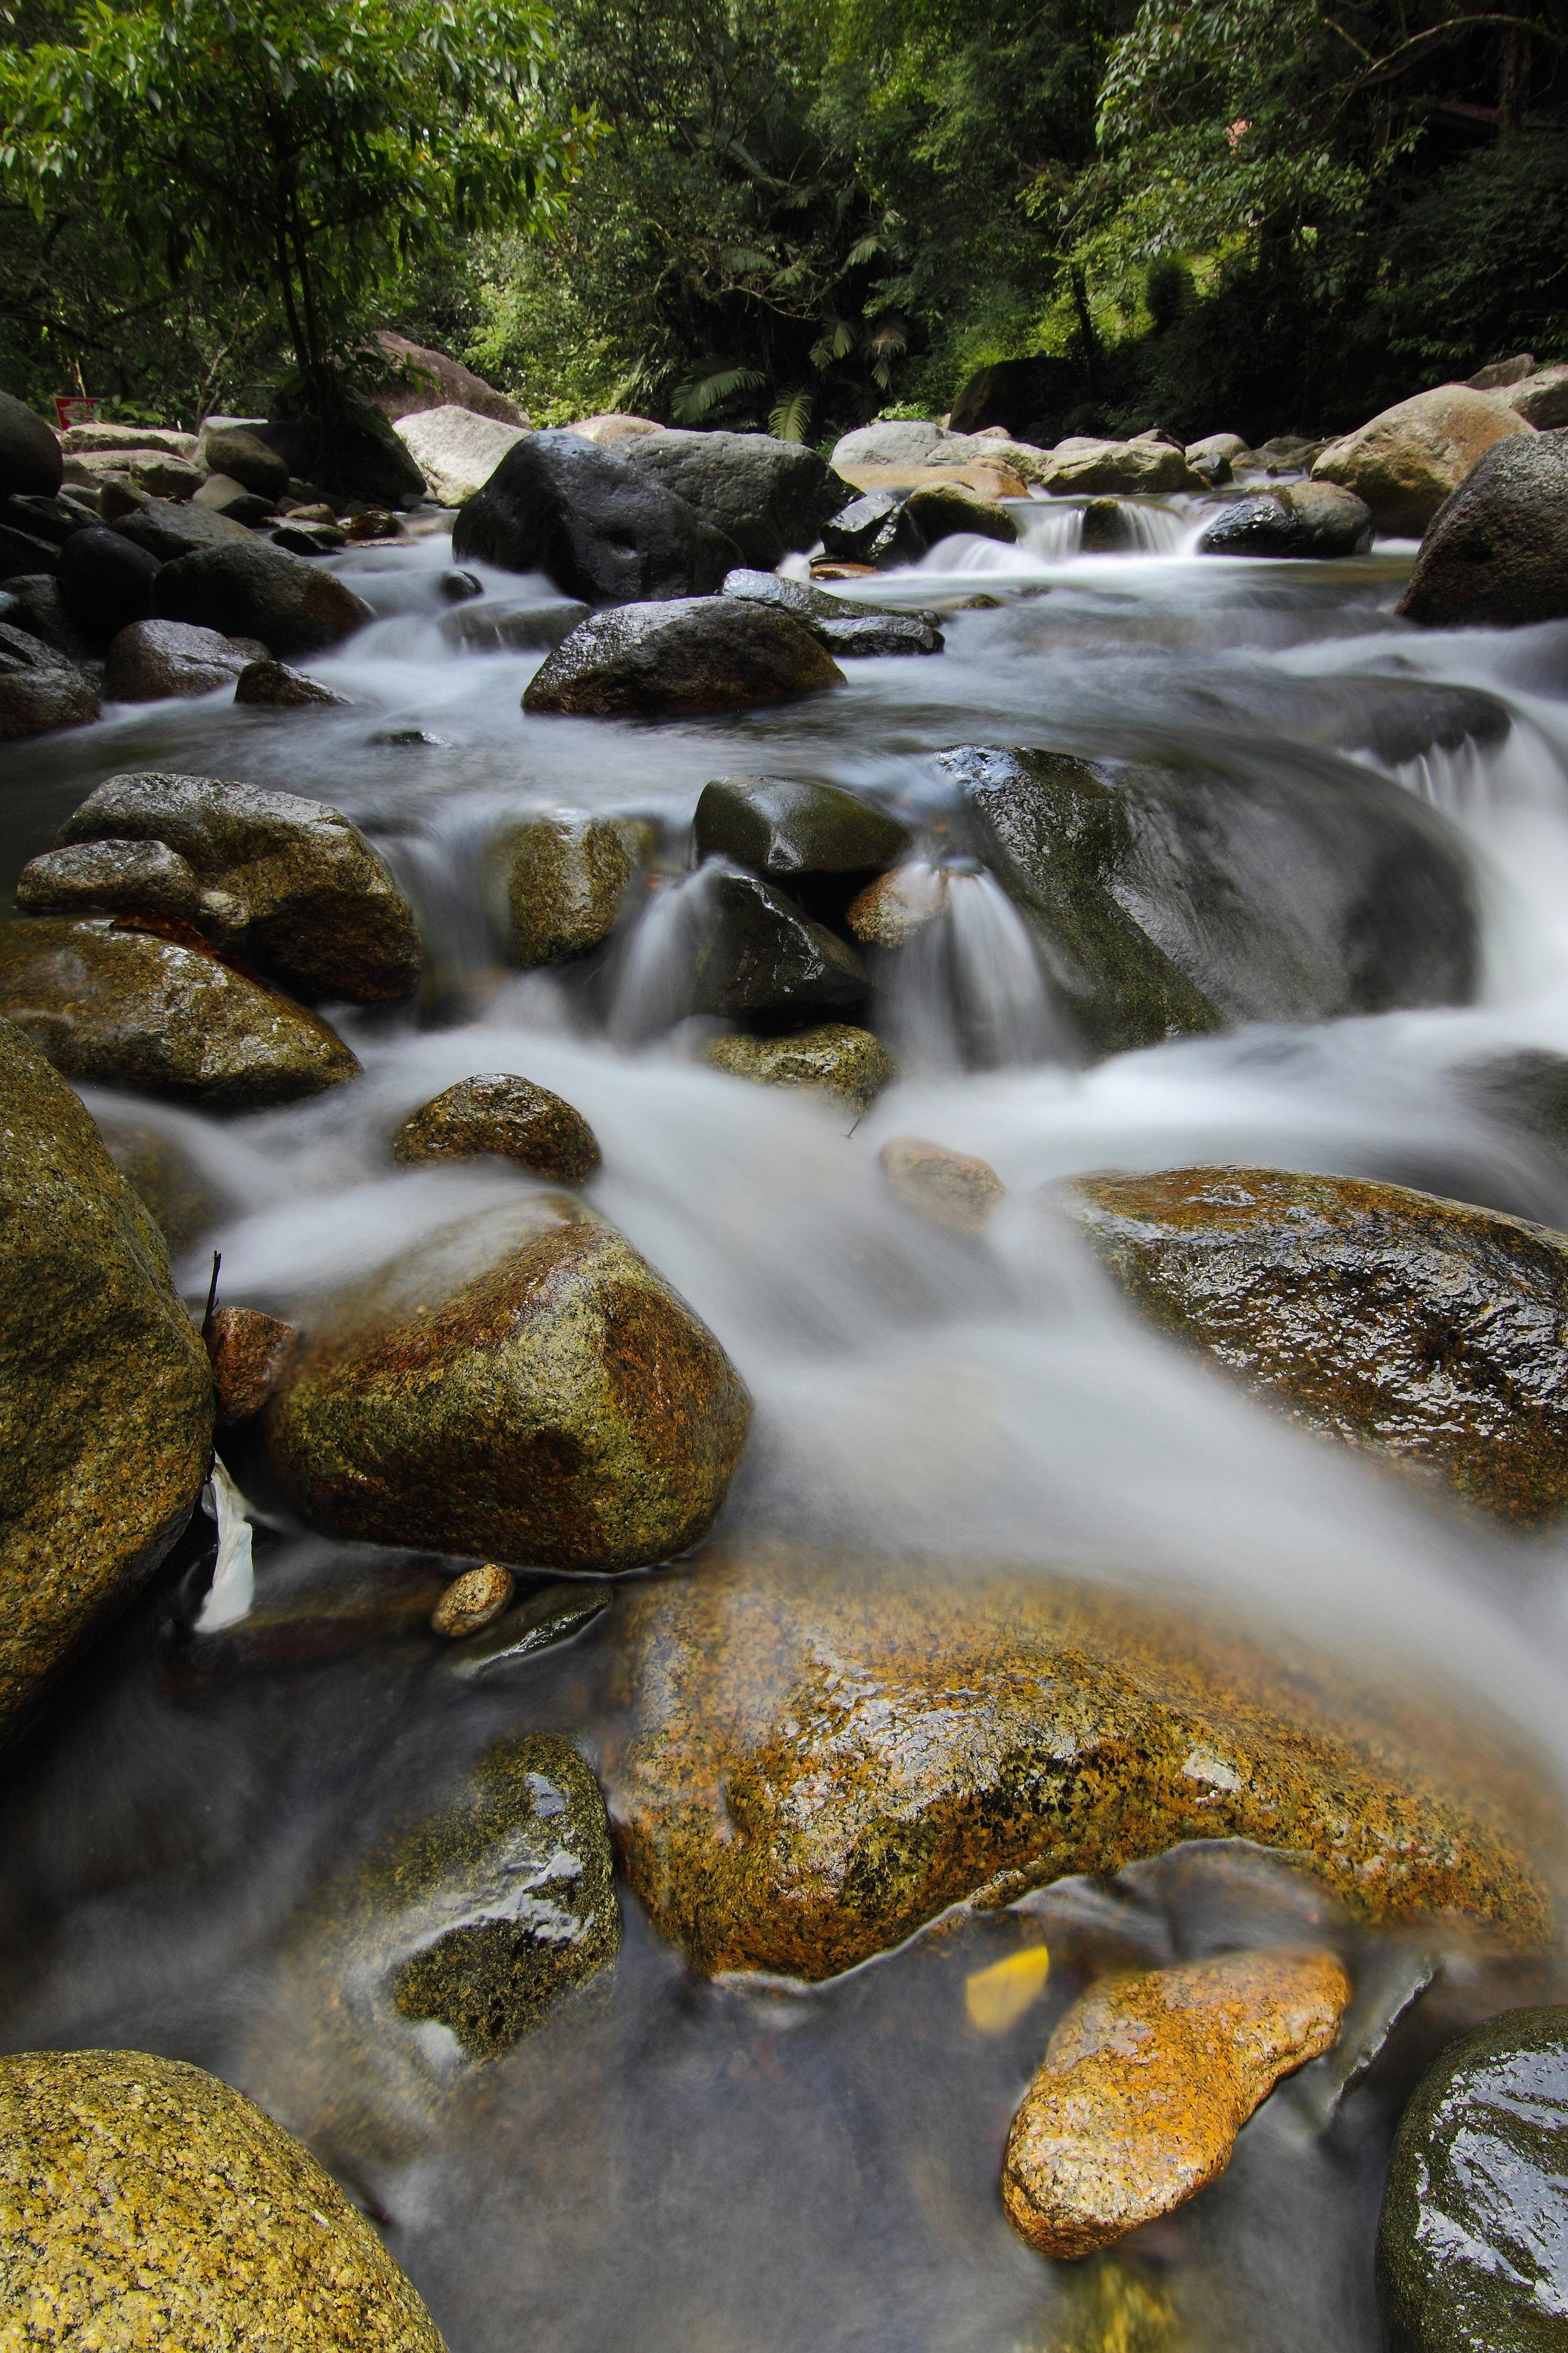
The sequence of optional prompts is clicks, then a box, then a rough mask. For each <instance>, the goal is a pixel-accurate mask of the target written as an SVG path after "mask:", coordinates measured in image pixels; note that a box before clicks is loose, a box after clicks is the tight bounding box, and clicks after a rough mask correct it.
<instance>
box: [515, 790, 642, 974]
mask: <svg viewBox="0 0 1568 2353" xmlns="http://www.w3.org/2000/svg"><path fill="white" fill-rule="evenodd" d="M636 850H637V828H636V827H635V826H632V825H630V824H627V823H624V822H620V821H617V820H616V818H598V817H590V816H589V815H588V814H587V813H586V812H585V811H584V810H582V809H556V810H541V811H538V812H536V813H535V814H534V815H533V816H531V817H526V818H521V819H520V821H519V822H518V823H517V824H516V825H510V826H508V827H507V828H505V830H504V831H503V832H501V833H500V834H499V835H498V836H497V837H496V839H494V840H493V841H492V842H491V844H490V846H489V851H488V853H487V857H486V866H487V871H488V872H489V875H490V876H491V877H492V878H493V881H495V882H496V883H498V884H499V885H500V893H501V895H504V899H505V918H506V928H507V932H508V934H509V937H510V946H511V953H512V955H513V957H514V958H515V960H516V961H517V963H519V964H520V965H522V966H523V968H524V969H525V970H527V971H531V970H532V969H533V968H534V967H535V966H537V965H552V964H570V963H571V962H572V961H573V959H574V957H576V956H580V955H586V954H587V953H588V951H589V949H590V948H596V947H598V946H600V945H601V944H602V943H603V942H604V941H605V940H607V939H608V938H609V936H610V934H611V933H612V932H613V931H614V930H615V928H616V923H617V921H618V920H619V917H620V913H621V908H622V906H623V905H624V903H625V902H626V892H627V889H628V887H629V886H630V883H631V879H632V872H633V869H634V867H635V864H636Z"/></svg>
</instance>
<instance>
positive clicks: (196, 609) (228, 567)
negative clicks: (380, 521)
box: [153, 540, 371, 659]
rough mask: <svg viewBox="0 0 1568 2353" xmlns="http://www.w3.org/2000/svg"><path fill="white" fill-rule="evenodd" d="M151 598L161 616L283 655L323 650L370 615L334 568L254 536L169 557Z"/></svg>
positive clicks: (349, 633)
mask: <svg viewBox="0 0 1568 2353" xmlns="http://www.w3.org/2000/svg"><path fill="white" fill-rule="evenodd" d="M153 605H154V607H155V609H156V610H157V611H158V612H159V613H160V614H161V615H162V616H163V618H164V619H166V620H171V621H191V622H196V623H199V624H200V626H201V627H202V628H211V629H218V630H221V631H222V633H223V634H224V635H225V636H226V637H230V638H260V640H261V642H262V644H263V645H264V646H266V647H268V649H269V650H270V651H271V652H272V653H274V654H276V655H279V656H282V657H284V658H285V659H286V658H287V657H288V656H289V654H316V653H321V652H324V651H325V649H327V647H329V646H335V645H337V644H339V643H340V642H341V640H342V638H348V637H352V636H353V632H354V631H355V630H356V629H358V628H363V626H364V624H365V622H366V621H368V620H369V619H370V618H371V609H370V607H369V606H368V605H367V604H366V603H365V602H364V600H363V597H361V596H355V594H354V592H353V589H352V588H350V587H348V586H346V585H345V583H344V582H342V580H340V579H339V578H338V576H337V575H336V574H335V573H332V572H325V571H323V570H322V568H321V565H319V564H312V563H311V562H310V559H309V558H308V557H307V556H303V555H290V554H289V551H288V550H287V548H282V547H273V546H271V545H270V544H268V543H264V542H262V541H259V540H257V541H254V542H252V543H251V544H250V545H249V546H247V547H227V546H220V547H203V548H198V549H196V550H195V552H194V553H193V554H189V555H182V556H178V557H176V558H175V560H174V562H173V563H172V564H165V565H164V566H163V570H162V571H161V572H160V573H159V575H158V577H157V579H156V581H155V582H154V584H153Z"/></svg>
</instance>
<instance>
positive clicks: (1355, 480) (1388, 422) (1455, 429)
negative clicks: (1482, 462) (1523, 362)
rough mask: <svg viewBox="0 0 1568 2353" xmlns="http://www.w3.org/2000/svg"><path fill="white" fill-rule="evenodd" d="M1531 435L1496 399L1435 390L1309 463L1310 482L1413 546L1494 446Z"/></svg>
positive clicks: (1388, 411) (1464, 389)
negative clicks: (1334, 489)
mask: <svg viewBox="0 0 1568 2353" xmlns="http://www.w3.org/2000/svg"><path fill="white" fill-rule="evenodd" d="M1530 431H1531V427H1530V426H1529V425H1527V424H1526V422H1525V420H1524V418H1523V417H1520V416H1518V415H1516V414H1515V412H1514V411H1513V410H1512V409H1511V408H1510V407H1508V406H1506V405H1505V403H1504V402H1503V401H1502V400H1501V399H1500V397H1494V396H1492V395H1490V394H1488V393H1482V392H1472V391H1470V389H1469V388H1468V385H1462V384H1444V385H1437V387H1436V390H1435V391H1432V392H1418V393H1416V394H1415V396H1414V398H1413V399H1410V400H1401V401H1399V402H1397V403H1396V404H1395V406H1394V407H1393V408H1385V409H1384V411H1383V412H1382V414H1381V415H1380V416H1377V417H1373V418H1372V420H1371V422H1370V423H1369V424H1366V425H1363V426H1360V427H1357V429H1356V430H1355V432H1353V433H1347V434H1346V435H1345V436H1344V437H1343V438H1342V439H1341V440H1338V441H1332V442H1331V443H1330V444H1329V447H1328V448H1326V449H1324V450H1322V451H1321V453H1320V455H1319V456H1318V457H1317V458H1316V459H1314V460H1313V464H1312V480H1313V481H1314V482H1338V483H1339V484H1340V485H1341V487H1342V489H1344V490H1347V491H1354V492H1355V494H1356V496H1357V497H1358V498H1359V499H1362V500H1363V501H1365V503H1366V505H1367V506H1368V507H1369V508H1370V509H1371V511H1372V519H1373V522H1374V523H1375V525H1376V526H1377V529H1378V530H1379V531H1381V532H1385V533H1397V534H1398V535H1400V536H1401V537H1408V538H1411V539H1418V538H1419V537H1420V535H1421V533H1423V532H1424V531H1425V530H1426V526H1427V524H1428V523H1429V522H1431V520H1432V518H1433V516H1434V515H1435V514H1436V512H1437V510H1438V508H1439V507H1440V506H1441V505H1442V503H1443V501H1444V500H1445V499H1446V498H1447V496H1448V494H1449V492H1450V491H1455V490H1458V486H1459V484H1460V483H1461V482H1462V481H1463V480H1464V479H1465V477H1466V475H1467V474H1468V472H1469V471H1470V470H1471V468H1472V467H1473V466H1475V465H1476V464H1477V462H1478V461H1479V459H1481V458H1482V457H1483V456H1484V455H1485V453H1486V451H1487V450H1488V449H1489V448H1491V446H1492V444H1493V443H1494V442H1495V441H1500V440H1502V439H1504V438H1505V437H1506V436H1508V435H1510V434H1524V433H1529V432H1530Z"/></svg>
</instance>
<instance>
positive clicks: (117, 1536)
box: [0, 925, 212, 2264]
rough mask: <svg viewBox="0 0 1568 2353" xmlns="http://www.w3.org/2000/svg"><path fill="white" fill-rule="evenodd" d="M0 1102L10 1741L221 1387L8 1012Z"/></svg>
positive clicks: (81, 1637)
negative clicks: (211, 1377) (213, 1380)
mask: <svg viewBox="0 0 1568 2353" xmlns="http://www.w3.org/2000/svg"><path fill="white" fill-rule="evenodd" d="M11 928H13V929H30V928H32V927H31V926H27V925H16V926H12V927H11ZM0 1114H3V1115H0V1233H3V1234H4V1237H5V1248H4V1250H0V1294H3V1299H4V1310H5V1312H4V1319H3V1320H4V1325H5V1335H6V1336H5V1358H4V1365H3V1367H0V1398H3V1403H4V1416H5V1428H6V1430H7V1433H8V1435H7V1439H6V1445H5V1468H4V1473H3V1476H0V1504H3V1512H0V1518H3V1522H4V1534H3V1535H0V1573H3V1575H4V1579H5V1624H4V1628H3V1630H0V1725H3V1726H4V1728H5V1733H6V1734H7V1736H8V1735H9V1734H11V1733H12V1732H13V1731H14V1730H15V1729H16V1725H17V1724H18V1723H19V1721H20V1720H21V1719H22V1718H23V1717H24V1716H25V1715H26V1713H27V1712H28V1710H29V1709H30V1708H31V1707H32V1706H33V1704H35V1702H36V1701H37V1697H38V1695H39V1694H40V1693H41V1692H42V1691H43V1690H44V1689H45V1687H46V1686H47V1683H49V1681H50V1679H51V1678H52V1677H53V1676H54V1675H55V1674H56V1673H57V1672H58V1671H59V1669H60V1668H61V1667H62V1666H63V1665H65V1664H66V1663H67V1662H68V1660H69V1659H71V1658H72V1657H73V1656H74V1655H75V1654H76V1653H77V1652H78V1651H79V1650H80V1649H81V1648H82V1646H83V1645H84V1644H85V1643H86V1642H87V1641H89V1640H90V1639H91V1637H92V1636H93V1635H94V1634H95V1633H96V1632H98V1630H100V1628H101V1627H102V1626H103V1625H104V1623H105V1622H106V1621H107V1620H109V1619H110V1618H111V1617H112V1616H113V1615H114V1614H115V1613H116V1612H117V1611H118V1610H119V1609H121V1608H122V1607H123V1606H124V1604H125V1603H126V1602H128V1601H129V1600H130V1599H132V1596H133V1595H134V1594H135V1593H136V1592H137V1591H138V1590H139V1589H140V1588H141V1587H142V1585H143V1584H144V1583H145V1582H146V1580H147V1578H148V1577H151V1576H152V1574H153V1570H154V1569H155V1568H156V1567H158V1565H159V1563H160V1561H161V1560H162V1559H163V1556H164V1554H165V1553H166V1552H167V1551H168V1549H169V1546H171V1545H172V1544H173V1543H174V1539H175V1537H176V1536H177V1535H179V1534H180V1532H181V1530H182V1529H183V1528H184V1525H185V1522H186V1520H187V1519H188V1518H189V1516H190V1514H191V1511H192V1509H193V1507H194V1505H195V1500H196V1497H197V1495H198V1493H200V1490H201V1486H202V1482H203V1481H204V1480H205V1477H206V1475H207V1451H208V1449H209V1447H210V1445H211V1443H212V1391H211V1385H210V1383H209V1381H208V1378H207V1368H206V1359H205V1356H204V1355H203V1353H202V1345H201V1341H200V1338H199V1336H198V1335H197V1334H196V1332H195V1328H194V1326H193V1325H192V1323H191V1320H190V1318H189V1316H188V1315H187V1314H185V1311H184V1307H183V1306H182V1305H181V1304H180V1302H179V1300H178V1298H177V1297H176V1296H175V1293H174V1286H173V1284H172V1283H171V1282H170V1280H169V1256H168V1252H167V1250H165V1248H164V1246H163V1240H162V1238H161V1236H160V1234H159V1232H158V1230H157V1228H156V1227H155V1226H154V1225H153V1220H152V1219H151V1218H150V1217H149V1216H148V1214H147V1212H146V1210H145V1209H144V1208H142V1203H141V1202H140V1201H139V1200H138V1199H137V1198H136V1195H135V1194H134V1193H133V1192H132V1188H131V1187H130V1186H129V1185H128V1184H127V1182H126V1181H125V1178H124V1177H123V1176H121V1173H120V1170H119V1169H118V1168H117V1167H116V1166H114V1163H113V1161H112V1160H111V1159H110V1156H109V1154H108V1152H107V1151H106V1150H105V1149H104V1145H103V1142H102V1139H101V1138H100V1135H99V1133H98V1130H97V1129H96V1127H94V1125H93V1124H92V1122H91V1120H90V1119H89V1117H88V1115H87V1113H86V1112H85V1111H84V1110H83V1109H82V1106H81V1104H80V1103H79V1102H78V1101H77V1098H76V1096H75V1095H74V1094H73V1093H72V1092H71V1091H70V1089H69V1088H68V1086H66V1085H65V1084H64V1082H62V1081H61V1080H60V1079H58V1078H57V1077H56V1075H55V1073H54V1071H52V1070H50V1068H49V1066H48V1064H47V1061H45V1060H44V1059H43V1057H42V1056H41V1055H40V1054H39V1053H37V1051H36V1050H35V1049H34V1047H33V1046H32V1045H31V1044H29V1043H28V1042H27V1041H26V1039H24V1038H23V1037H22V1035H21V1034H20V1033H19V1031H18V1030H16V1029H13V1028H12V1027H11V1025H10V1024H9V1023H8V1022H5V1021H0ZM3 2263H4V2256H3V2254H0V2264H3Z"/></svg>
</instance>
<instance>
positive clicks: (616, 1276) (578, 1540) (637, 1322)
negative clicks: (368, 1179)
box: [264, 1194, 751, 1569]
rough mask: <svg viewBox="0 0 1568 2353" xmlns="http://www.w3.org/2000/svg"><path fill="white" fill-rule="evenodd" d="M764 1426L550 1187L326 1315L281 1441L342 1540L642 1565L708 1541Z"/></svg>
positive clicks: (309, 1496) (303, 1352) (733, 1376)
mask: <svg viewBox="0 0 1568 2353" xmlns="http://www.w3.org/2000/svg"><path fill="white" fill-rule="evenodd" d="M750 1418H751V1400H750V1399H749V1398H748V1397H747V1394H746V1391H745V1388H744V1386H743V1384H742V1381H741V1379H740V1377H739V1376H738V1374H737V1373H736V1372H735V1370H734V1367H733V1366H731V1363H730V1361H729V1359H728V1357H727V1356H725V1354H724V1352H723V1350H722V1349H721V1347H720V1345H719V1343H718V1342H717V1341H716V1340H715V1339H714V1337H713V1335H712V1334H711V1333H710V1331H709V1330H708V1329H707V1327H706V1325H705V1324H700V1322H699V1321H698V1319H697V1317H696V1316H695V1315H694V1314H692V1313H691V1310H690V1309H689V1307H688V1306H687V1305H686V1303H684V1301H683V1300H681V1299H679V1298H678V1297H677V1296H676V1294H675V1293H674V1292H673V1291H671V1290H670V1288H669V1286H668V1284H667V1283H666V1282H663V1281H662V1280H661V1279H660V1277H659V1276H658V1275H657V1274H656V1273H655V1272H654V1271H653V1269H652V1268H651V1267H650V1266H648V1265H647V1263H646V1262H645V1261H643V1260H642V1259H640V1258H639V1257H638V1256H637V1252H636V1251H635V1250H633V1249H632V1248H631V1246H630V1245H629V1243H627V1242H626V1240H623V1238H622V1237H621V1235H619V1234H618V1233H616V1232H615V1231H614V1230H613V1229H611V1228H610V1227H608V1226H605V1225H603V1224H601V1223H600V1222H599V1221H598V1220H597V1219H595V1218H594V1217H593V1216H592V1214H591V1213H590V1212H589V1211H587V1210H586V1209H584V1208H583V1206H582V1204H581V1203H580V1202H576V1201H574V1200H573V1199H572V1198H570V1197H569V1196H566V1195H561V1194H541V1195H536V1196H532V1197H531V1198H526V1199H524V1200H522V1201H521V1202H519V1203H517V1204H516V1205H515V1206H514V1205H510V1204H509V1205H508V1206H506V1207H505V1208H500V1209H496V1210H492V1211H490V1212H489V1213H486V1214H482V1215H479V1216H478V1217H471V1218H469V1219H467V1220H466V1221H465V1223H464V1224H462V1225H461V1226H458V1227H454V1228H452V1229H449V1230H448V1231H447V1232H446V1233H444V1234H441V1235H438V1236H436V1237H433V1238H427V1239H426V1240H425V1241H424V1242H423V1243H422V1244H421V1246H420V1248H419V1249H418V1250H417V1251H416V1252H414V1253H412V1254H411V1255H410V1256H409V1258H408V1259H407V1260H406V1261H401V1262H398V1263H395V1264H393V1265H391V1266H388V1267H386V1268H384V1270H382V1271H380V1272H379V1273H377V1274H375V1275H374V1276H372V1277H370V1278H369V1279H367V1280H365V1281H363V1282H359V1283H356V1284H354V1285H353V1286H352V1287H351V1288H350V1289H349V1290H347V1291H346V1292H344V1293H341V1294H339V1295H338V1296H337V1297H335V1298H331V1299H329V1300H327V1301H326V1302H324V1303H322V1304H321V1307H320V1308H319V1309H315V1310H313V1312H312V1316H311V1323H310V1330H309V1332H308V1333H307V1335H306V1338H305V1342H304V1345H303V1346H302V1347H301V1348H300V1350H299V1351H298V1352H297V1353H296V1355H295V1356H294V1359H293V1361H292V1363H291V1365H290V1366H289V1372H288V1375H287V1377H286V1378H285V1380H284V1383H283V1385H282V1387H281V1388H279V1391H278V1393H277V1394H276V1396H275V1397H274V1398H273V1399H272V1401H271V1403H270V1404H269V1405H268V1409H267V1412H266V1416H265V1419H264V1430H265V1435H266V1443H267V1450H268V1459H269V1461H270V1463H271V1466H272V1469H273V1472H274V1473H275V1474H276V1475H277V1476H278V1478H279V1480H280V1481H281V1482H282V1484H283V1486H284V1488H285V1490H286V1491H287V1493H289V1496H290V1498H291V1499H292V1501H293V1503H294V1504H295V1507H296V1508H297V1509H298V1510H299V1511H300V1514H302V1516H303V1517H304V1518H305V1519H306V1520H308V1521H309V1522H310V1525H312V1526H313V1527H317V1528H320V1529H321V1530H322V1531H323V1533H325V1534H326V1535H338V1536H344V1537H348V1538H350V1539H354V1540H362V1541H365V1542H369V1543H373V1544H395V1545H404V1546H408V1545H415V1546H422V1547H425V1548H427V1549H429V1550H431V1551H435V1552H447V1553H459V1554H468V1555H470V1556H475V1557H477V1558H479V1559H481V1560H499V1561H501V1562H517V1563H520V1564H524V1565H540V1564H544V1565H549V1566H551V1567H561V1568H571V1569H623V1568H636V1567H641V1566H642V1565H644V1564H645V1563H647V1562H649V1561H657V1560H662V1559H664V1558H666V1557H667V1556H668V1555H670V1554H672V1553H679V1552H682V1551H684V1550H685V1548H686V1547H687V1546H689V1545H691V1544H694V1543H695V1542H696V1541H697V1539H698V1537H699V1536H700V1535H702V1533H703V1532H704V1530H705V1529H706V1528H707V1526H708V1524H709V1522H710V1520H711V1519H712V1517H713V1515H714V1514H715V1513H716V1512H717V1510H718V1509H719V1506H720V1504H721V1503H722V1502H723V1499H724V1493H725V1490H726V1488H727V1487H728V1486H729V1483H730V1478H731V1472H733V1470H734V1468H735V1465H736V1463H737V1461H739V1459H740V1454H741V1448H742V1444H743V1443H744V1440H745V1435H746V1427H747V1423H748V1421H749V1419H750Z"/></svg>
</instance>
